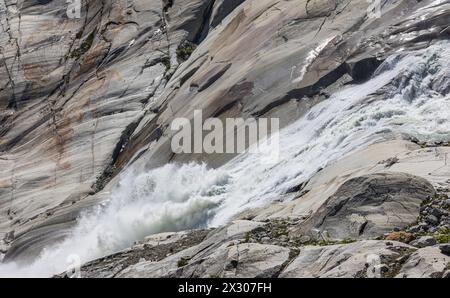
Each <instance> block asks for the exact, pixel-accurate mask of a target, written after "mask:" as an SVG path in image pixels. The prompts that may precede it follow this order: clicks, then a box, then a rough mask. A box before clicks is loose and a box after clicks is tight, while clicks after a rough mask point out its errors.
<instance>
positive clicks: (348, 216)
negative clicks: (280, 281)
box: [0, 0, 450, 277]
mask: <svg viewBox="0 0 450 298" xmlns="http://www.w3.org/2000/svg"><path fill="white" fill-rule="evenodd" d="M81 3H82V7H81V14H80V18H70V17H69V16H68V14H67V9H68V7H67V3H66V1H63V0H54V1H25V0H17V1H12V0H0V25H1V26H0V169H1V171H0V256H1V257H0V258H4V259H5V260H6V261H19V260H21V261H26V260H27V259H30V258H34V257H36V256H37V255H39V254H40V253H41V252H42V249H43V248H44V247H47V246H48V245H49V244H52V243H55V242H56V241H59V240H61V239H64V238H65V237H66V236H67V235H69V234H70V231H71V227H72V226H73V225H74V224H75V223H76V219H77V217H78V216H79V215H80V213H81V212H82V211H84V210H86V209H87V208H89V207H92V206H96V205H99V204H101V203H103V202H105V201H107V200H108V198H109V194H110V191H111V190H112V189H114V186H115V185H117V183H118V181H119V175H120V174H122V173H124V172H125V171H126V170H127V169H129V168H130V167H131V166H133V167H135V168H137V169H139V170H149V169H152V168H155V167H158V166H161V165H165V164H167V163H168V162H187V161H204V162H206V163H207V164H208V165H210V166H211V167H219V166H222V165H224V164H226V163H227V162H228V161H229V160H230V159H231V158H233V157H234V155H220V154H211V155H206V154H174V153H173V152H172V150H171V148H170V139H171V136H173V132H172V131H171V130H170V129H169V128H170V123H171V122H172V120H173V119H175V118H178V117H184V118H188V119H192V117H193V115H194V110H199V109H201V110H202V111H203V116H204V118H206V117H211V116H214V117H219V118H222V119H223V118H226V117H244V118H249V117H263V116H264V117H279V118H280V119H281V126H283V127H284V126H287V125H289V124H290V123H292V122H293V121H295V120H297V119H299V118H300V117H302V116H305V115H307V114H308V111H309V110H310V109H311V108H312V107H314V106H316V105H317V104H319V103H320V102H322V101H323V100H325V99H327V98H329V97H330V95H331V94H333V93H334V92H335V91H336V90H340V88H341V87H342V86H344V85H346V84H348V83H359V82H364V81H366V80H368V79H370V78H371V77H372V75H374V74H375V73H378V74H379V73H383V72H384V71H388V70H389V69H385V68H383V67H384V66H385V65H384V64H383V61H384V60H386V59H387V58H388V57H390V56H392V55H393V54H398V53H399V57H401V56H402V55H403V53H407V52H408V51H410V50H418V49H424V48H427V47H429V46H430V45H433V44H435V43H437V42H440V41H442V40H446V39H448V38H449V37H450V30H449V28H448V23H449V22H448V20H449V18H450V3H449V2H448V1H432V0H422V1H416V0H398V1H397V0H396V1H394V0H393V1H385V2H384V3H383V6H382V14H381V15H380V16H379V17H374V15H373V12H372V11H371V10H370V3H368V2H367V1H365V0H353V1H352V0H312V1H306V0H299V1H274V0H216V1H213V0H175V1H166V0H119V1H112V0H111V1H110V0H103V1H94V0H86V1H81ZM380 65H381V68H380ZM433 71H440V74H442V75H440V76H439V79H436V80H432V81H429V82H428V81H427V86H428V88H429V89H430V90H431V91H433V92H434V93H433V94H435V95H446V94H448V92H449V91H450V75H449V73H448V69H434V70H433ZM408 75H409V76H408ZM411 76H412V75H410V74H407V73H405V74H404V76H403V77H401V78H397V79H396V80H394V81H392V82H391V83H390V85H389V86H385V87H384V89H383V92H384V93H382V94H375V95H373V96H378V98H384V95H385V94H389V93H390V92H392V91H393V90H397V89H399V88H403V87H404V85H405V84H406V83H407V82H409V81H411ZM417 93H418V90H416V89H414V88H409V89H408V90H407V92H406V91H405V92H404V94H403V95H404V96H405V97H408V98H411V99H414V98H415V96H416V95H417ZM372 99H373V97H372ZM369 101H370V100H369ZM233 129H234V128H233ZM226 133H227V134H228V133H230V131H227V132H226ZM380 133H382V132H380ZM386 135H387V134H386ZM430 150H431V151H430ZM433 150H434V151H433ZM448 153H449V148H448V147H446V146H445V144H443V143H439V144H434V146H433V149H429V148H428V147H427V144H414V143H413V142H409V141H398V140H397V141H392V142H391V141H389V142H381V143H379V144H376V145H374V146H371V147H370V148H368V149H365V150H361V151H358V152H356V153H354V154H352V155H350V156H348V157H345V158H341V159H339V160H338V161H337V162H336V163H335V164H332V165H327V166H326V167H325V168H324V169H323V170H322V171H320V172H318V173H317V174H316V175H314V176H313V177H312V178H311V180H310V181H305V185H303V186H304V187H298V188H297V189H294V192H295V193H297V194H296V195H297V198H296V199H295V200H292V201H288V202H281V203H273V204H269V205H268V206H264V207H263V208H261V209H255V210H249V211H247V213H246V214H241V215H240V216H238V217H240V218H246V219H251V221H243V222H240V224H238V225H236V223H233V224H229V225H227V226H224V227H221V228H217V229H216V230H214V231H212V232H210V231H208V232H205V231H203V232H201V231H197V232H194V233H193V234H189V235H187V236H186V235H184V234H183V235H178V236H173V237H175V239H176V240H174V243H178V244H180V243H181V248H182V249H181V250H179V249H174V248H173V247H172V246H171V245H173V243H159V241H160V240H158V241H157V243H155V241H156V240H155V239H153V240H152V239H147V240H148V242H149V243H146V244H141V245H140V246H139V244H138V246H137V247H134V248H130V250H128V251H125V252H122V253H119V254H118V255H114V257H113V258H112V260H109V261H108V260H107V259H101V260H98V261H94V263H92V264H89V265H88V266H87V267H86V268H87V269H86V274H88V275H89V274H90V276H96V275H98V276H104V277H112V276H127V277H128V276H176V277H179V276H182V277H187V276H198V277H205V276H220V277H226V276H236V277H250V276H263V277H274V276H278V275H281V276H283V275H286V276H291V275H292V276H294V275H295V276H303V275H308V276H310V275H314V276H328V275H330V276H331V275H332V276H359V274H361V270H362V269H363V268H364V261H363V260H362V257H361V259H359V257H358V258H357V257H355V258H357V259H355V260H354V259H349V260H344V261H345V262H344V264H345V266H347V265H348V266H347V267H345V268H344V267H340V269H339V267H337V268H338V269H335V270H334V271H333V269H332V268H328V267H327V269H326V270H322V271H320V270H316V269H317V268H312V267H307V268H310V269H308V272H306V271H301V270H300V269H299V268H296V266H295V264H296V262H297V263H299V264H303V263H305V262H306V261H305V259H304V256H305V255H309V254H313V255H314V256H315V257H317V262H315V263H316V265H317V266H318V264H319V263H320V261H319V259H320V257H321V256H323V255H327V254H329V253H331V252H333V251H341V250H343V251H348V252H349V253H351V254H354V255H355V256H362V255H364V256H365V254H364V253H361V255H359V254H358V253H357V252H356V250H358V249H359V248H361V249H362V250H367V251H368V252H379V253H380V254H382V255H386V256H388V257H389V258H394V257H401V256H402V253H400V252H398V251H391V250H389V249H388V248H386V246H387V245H386V243H384V242H377V241H375V240H373V241H374V242H371V241H368V242H366V241H361V242H358V243H357V244H353V245H352V244H349V245H352V246H348V247H344V246H343V245H348V244H337V245H338V246H337V247H332V248H328V249H322V248H318V247H314V248H305V249H303V250H302V249H300V252H299V249H298V247H297V246H296V245H297V244H296V238H298V237H302V236H303V237H304V236H307V235H305V234H308V233H309V232H310V231H311V229H313V228H314V229H318V230H319V231H322V232H323V231H325V230H326V231H328V234H329V237H328V238H329V239H327V241H328V240H330V241H337V240H339V239H346V238H352V240H358V239H360V238H361V239H373V238H376V237H381V236H383V234H384V233H385V232H389V231H390V230H391V229H394V228H398V229H404V228H406V226H407V225H409V224H412V223H413V222H414V221H415V220H416V219H417V217H418V216H419V210H418V209H419V208H420V205H421V203H422V202H423V201H424V200H425V199H426V198H427V197H429V196H433V195H434V193H435V189H437V188H439V187H443V186H445V185H447V184H448V179H449V176H450V171H448V165H447V154H448ZM388 172H389V173H388ZM411 175H414V176H411ZM419 177H421V178H419ZM424 179H426V180H428V182H427V181H426V180H424ZM373 181H376V183H375V186H376V187H375V190H374V189H372V188H371V187H372V186H373V183H372V182H373ZM447 186H448V185H447ZM358 191H359V192H358ZM353 193H357V194H355V195H353ZM355 198H356V199H355ZM359 198H361V200H360V199H359ZM344 201H346V204H343V206H340V204H339V202H344ZM330 204H331V205H332V206H334V207H335V206H340V207H342V208H338V209H339V210H335V211H336V212H334V213H335V214H333V212H332V211H330V208H331V209H333V208H334V207H330V206H331V205H330ZM330 212H331V213H330ZM394 214H395V216H394ZM431 215H432V214H431ZM397 216H398V217H397ZM433 216H435V215H433ZM435 217H436V216H435ZM280 218H283V219H284V218H288V219H290V220H294V222H295V224H293V225H292V226H289V229H288V230H286V231H285V229H284V228H283V227H280V226H279V225H273V226H276V227H277V232H276V233H271V232H270V231H269V232H267V231H266V232H267V235H268V236H266V238H267V239H266V241H265V243H252V242H251V241H250V240H249V239H252V238H251V237H250V235H247V233H253V232H254V230H255V229H261V226H263V225H264V223H262V221H263V220H275V219H280ZM436 219H437V220H438V223H436V225H435V227H436V229H437V227H439V228H445V225H446V220H447V219H448V215H445V214H441V215H440V216H438V217H436ZM335 223H338V225H336V224H335ZM354 223H356V226H355V225H354ZM305 228H308V229H307V230H305ZM267 229H269V230H270V229H271V228H267ZM280 231H281V233H280ZM260 232H261V231H260ZM436 232H437V231H436ZM206 234H208V236H206ZM255 234H258V233H256V232H255ZM272 236H273V237H272ZM282 236H283V239H278V238H279V237H282ZM249 237H250V238H249ZM271 237H272V238H274V239H275V238H276V239H277V240H276V241H275V240H274V239H272V238H271ZM258 239H259V238H258ZM172 240H173V239H172ZM258 241H259V240H258ZM379 241H381V240H379ZM256 242H257V241H256ZM145 245H147V246H145ZM144 246H145V247H144ZM155 247H159V248H155ZM394 247H401V248H402V247H406V245H401V244H397V243H395V244H394ZM147 248H148V249H150V251H153V252H154V253H153V252H147V251H146V249H147ZM406 248H407V249H409V247H406ZM402 249H403V248H402ZM423 249H425V250H426V249H427V248H423ZM137 251H140V252H137ZM166 252H167V254H166ZM419 252H420V251H419ZM298 253H300V255H299V257H298V258H297V259H295V261H294V262H293V263H292V264H291V265H289V264H288V263H289V262H290V261H292V260H293V258H294V257H295V255H296V254H298ZM408 253H409V251H408ZM241 254H242V258H239V260H236V256H237V255H239V256H241ZM3 255H5V256H4V257H3ZM418 257H420V256H416V257H414V258H418ZM141 258H142V260H141ZM147 258H148V260H147ZM108 262H109V263H108ZM336 262H338V263H339V262H340V260H336ZM447 262H448V261H447ZM394 263H395V262H394ZM209 264H212V265H211V266H209ZM305 264H306V263H305ZM396 264H397V263H396ZM402 264H403V263H402ZM402 264H400V265H398V264H397V265H392V266H393V267H392V266H391V267H392V268H391V269H389V270H388V271H387V272H389V274H391V273H393V272H396V271H398V267H399V266H400V267H401V265H402ZM408 264H409V263H408ZM288 265H289V266H288ZM306 265H308V266H313V265H314V264H306ZM306 265H305V266H306ZM286 266H288V267H287V268H288V269H289V270H288V269H285V268H286ZM302 266H303V265H302ZM408 266H410V265H408ZM411 266H412V265H411ZM432 267H433V266H432ZM438 267H439V268H438V269H439V270H437V271H438V272H441V271H442V270H441V269H442V268H441V267H442V266H441V265H439V266H438ZM112 268H113V269H112ZM180 268H181V269H182V270H180ZM342 268H343V269H342ZM405 268H406V269H405ZM408 268H409V267H404V268H403V269H404V270H405V272H402V274H403V275H405V276H415V275H420V274H422V273H423V272H431V271H433V270H434V269H433V270H431V269H430V270H428V269H423V270H419V271H420V272H422V273H414V274H413V273H410V272H412V271H411V269H408ZM427 268H428V267H427ZM433 268H434V267H433ZM283 270H284V271H283ZM299 270H300V271H301V272H300V271H299ZM89 272H90V273H89ZM433 272H434V271H433ZM423 274H424V276H430V275H432V273H430V274H428V273H423Z"/></svg>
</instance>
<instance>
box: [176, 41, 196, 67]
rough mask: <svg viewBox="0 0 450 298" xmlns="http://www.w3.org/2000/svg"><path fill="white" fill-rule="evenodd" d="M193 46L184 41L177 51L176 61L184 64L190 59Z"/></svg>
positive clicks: (193, 49) (194, 47)
mask: <svg viewBox="0 0 450 298" xmlns="http://www.w3.org/2000/svg"><path fill="white" fill-rule="evenodd" d="M195 49H196V46H195V44H193V43H191V42H188V41H185V42H183V43H182V44H180V46H179V47H178V49H177V58H178V61H180V62H184V61H186V60H188V59H189V57H191V55H192V53H193V52H194V51H195Z"/></svg>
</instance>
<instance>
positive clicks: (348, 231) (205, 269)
mask: <svg viewBox="0 0 450 298" xmlns="http://www.w3.org/2000/svg"><path fill="white" fill-rule="evenodd" d="M401 144H402V143H401V142H400V144H399V143H398V142H397V143H396V142H394V143H392V142H391V143H388V145H389V148H390V150H389V152H390V154H392V153H394V150H393V148H395V146H399V145H400V147H399V148H408V149H406V151H403V152H398V153H396V154H395V155H394V156H392V158H395V160H396V162H395V165H394V163H392V162H387V163H386V160H383V159H382V158H383V154H382V148H383V146H386V145H387V144H377V145H373V146H371V147H369V148H368V149H367V150H364V151H363V152H358V153H355V154H354V155H353V156H349V157H348V158H347V159H346V163H347V167H348V171H347V172H346V173H345V175H344V176H345V177H346V179H344V180H343V182H341V183H339V185H338V186H337V188H336V190H335V192H334V193H332V194H331V195H330V196H329V197H328V198H323V199H322V205H321V206H319V207H317V208H316V209H310V211H311V212H309V214H308V215H306V216H299V214H298V213H296V212H295V211H293V210H294V209H293V208H292V207H289V208H288V209H289V210H291V213H289V214H288V213H279V214H278V215H272V216H268V215H267V214H268V213H267V212H268V211H267V210H272V211H271V212H273V208H275V207H276V206H275V205H272V206H268V207H265V208H263V209H261V210H253V211H248V212H244V213H242V214H241V215H240V216H239V218H241V219H236V220H235V221H233V222H232V223H230V224H229V225H227V226H224V227H221V228H217V229H212V230H199V231H189V232H181V233H165V234H159V235H154V236H150V237H148V238H147V239H146V240H144V241H143V242H142V243H138V244H137V245H136V246H134V247H132V248H130V249H128V250H126V251H123V252H121V253H118V254H115V255H112V256H109V257H106V258H103V259H100V260H97V261H94V262H91V263H88V264H86V265H85V266H83V267H82V272H81V274H82V276H83V277H126V278H129V277H171V278H178V277H281V278H284V277H356V278H366V277H385V278H387V277H388V278H391V277H400V278H404V277H432V278H441V277H448V276H449V275H450V254H449V247H448V246H449V242H450V199H449V194H450V188H449V187H448V186H447V187H444V186H442V185H445V184H447V185H448V182H437V181H435V182H434V183H433V184H434V185H436V186H433V185H432V184H431V183H430V182H428V181H427V180H425V179H424V178H421V177H419V176H415V175H412V174H407V173H399V172H397V171H395V170H393V168H394V167H395V166H397V168H398V169H402V167H404V166H405V162H406V161H405V160H404V159H403V158H402V155H404V156H408V161H407V162H408V164H411V163H416V166H417V168H420V169H423V168H428V169H430V168H429V167H428V166H429V165H430V163H431V164H433V163H434V161H433V160H432V159H427V158H425V159H424V158H423V157H424V155H425V156H431V155H434V156H435V153H434V152H435V151H434V150H431V152H430V150H429V149H428V148H420V147H418V146H417V147H416V146H412V145H411V144H412V143H410V145H408V146H407V147H402V146H404V145H405V144H404V143H403V144H402V145H401ZM434 149H436V148H434ZM440 149H441V150H444V152H446V151H447V150H448V149H449V148H447V147H441V148H440ZM372 150H374V151H376V152H378V153H379V155H378V159H379V160H378V161H377V160H371V161H370V158H368V157H369V155H370V152H371V151H372ZM420 153H421V154H423V155H420ZM427 154H429V155H427ZM361 156H365V157H366V158H365V159H364V161H365V162H366V163H368V164H371V165H372V166H370V167H368V169H370V170H369V172H370V171H375V172H374V173H366V174H363V175H362V176H358V173H361V172H362V171H363V170H362V169H363V168H361V164H360V157H361ZM411 156H414V157H413V158H412V160H411ZM419 160H420V162H418V161H419ZM437 160H439V158H437ZM355 162H356V164H354V163H355ZM373 165H377V166H379V168H378V169H374V167H373ZM435 166H436V167H437V168H439V165H438V164H435ZM334 167H335V166H334V165H333V166H330V167H327V168H325V169H323V170H322V171H321V172H319V173H318V174H317V176H318V177H315V178H314V179H313V180H318V181H321V183H324V184H323V185H321V187H322V189H323V187H325V186H326V184H327V183H330V182H324V181H326V180H324V178H325V177H327V176H328V175H329V174H330V173H333V171H334ZM341 169H342V168H341ZM351 169H352V170H351ZM410 170H411V169H410ZM352 171H353V172H354V175H356V176H355V177H354V178H349V177H352V174H350V173H351V172H352ZM417 174H425V176H429V173H420V171H417ZM336 179H337V180H339V177H333V179H332V180H333V181H332V182H331V183H335V180H336ZM355 183H356V184H355ZM328 187H330V185H329V186H328ZM319 191H320V190H319ZM313 192H314V189H313V190H311V191H309V192H306V193H305V192H304V190H303V192H302V191H299V196H300V197H299V198H298V199H296V200H295V201H294V202H284V203H281V205H287V206H289V204H292V203H295V204H296V205H297V206H296V208H297V210H301V206H302V205H306V206H308V198H307V196H308V195H311V194H312V193H313ZM322 193H324V192H322ZM279 207H280V206H278V208H276V209H278V210H279V209H280V208H279ZM275 214H276V213H275ZM261 217H266V219H262V218H261ZM267 217H269V218H267ZM362 219H364V220H362ZM362 226H364V229H362V228H361V227H362ZM63 276H65V275H64V274H62V275H60V277H63Z"/></svg>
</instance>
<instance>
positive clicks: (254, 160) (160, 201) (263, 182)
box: [0, 43, 450, 276]
mask: <svg viewBox="0 0 450 298" xmlns="http://www.w3.org/2000/svg"><path fill="white" fill-rule="evenodd" d="M449 61H450V46H449V44H448V43H444V44H441V45H436V46H432V47H430V48H429V49H428V50H423V51H419V52H417V53H414V54H409V55H408V56H406V57H404V58H400V57H392V58H391V59H389V60H388V61H387V62H386V63H385V64H384V65H383V66H382V67H381V70H380V71H379V73H378V74H377V75H376V77H374V78H373V79H371V80H370V81H368V82H367V83H364V84H361V85H354V86H348V87H347V88H345V89H343V90H342V91H340V92H338V93H336V94H334V95H333V96H331V97H330V98H329V99H328V100H326V101H324V102H322V103H320V104H318V105H316V106H315V107H314V108H312V109H311V111H310V112H309V113H308V114H307V115H306V116H305V117H303V118H301V119H299V120H298V121H297V122H295V123H294V124H292V125H290V126H289V127H287V128H285V129H283V130H282V131H281V132H280V145H279V147H280V154H279V160H278V161H277V162H276V163H274V164H267V163H265V162H261V160H262V158H261V156H259V155H258V154H242V155H241V156H239V157H237V158H235V159H234V160H232V161H231V162H229V163H228V164H226V165H225V166H223V167H222V168H220V169H218V170H214V169H207V168H206V166H204V165H197V164H189V165H183V166H176V165H166V166H164V167H162V168H159V169H155V170H152V171H149V172H148V173H135V172H133V171H129V172H128V173H126V174H125V175H124V176H123V178H122V181H121V183H120V185H119V186H118V187H117V188H116V189H115V190H114V191H113V193H112V197H111V200H110V202H109V203H108V204H107V205H106V206H105V207H102V206H99V207H97V208H96V209H95V210H93V211H91V212H89V213H87V214H85V215H84V216H82V217H81V218H80V219H79V222H78V224H77V227H76V228H75V229H74V230H73V231H72V234H71V236H69V237H68V238H67V239H66V240H65V241H63V242H62V243H60V244H57V245H55V246H53V247H50V248H48V249H46V250H45V251H44V252H43V253H42V254H41V256H40V257H39V258H38V259H37V260H36V261H35V262H34V263H33V264H31V265H29V266H25V267H18V266H17V265H15V264H5V265H2V266H0V276H11V275H19V276H50V275H52V274H54V273H58V272H61V271H64V270H65V269H66V267H67V257H68V256H69V255H71V254H76V255H78V256H79V257H80V259H81V261H83V262H85V261H88V260H92V259H95V258H98V257H101V256H104V255H106V254H110V253H112V252H115V251H118V250H120V249H123V248H126V247H128V246H130V245H131V244H132V243H133V242H134V241H136V240H140V239H142V238H144V237H145V236H147V235H150V234H152V233H158V232H164V231H177V230H184V229H190V228H196V227H202V226H206V225H212V226H216V225H220V224H223V223H226V222H227V221H228V220H229V219H230V218H231V217H232V216H233V215H235V214H236V213H238V212H240V211H242V210H244V209H245V208H253V207H257V206H261V205H263V204H267V203H268V202H270V201H272V200H274V199H278V198H280V195H282V194H284V193H286V192H287V191H288V190H289V189H290V188H292V187H293V186H296V185H298V184H299V183H302V182H304V181H306V180H308V179H309V178H310V177H311V176H312V175H314V173H316V172H317V171H318V170H319V169H320V168H322V167H325V166H326V165H327V164H329V163H331V162H333V161H335V160H337V159H339V158H342V157H343V156H344V155H346V154H349V153H350V152H354V151H356V150H359V149H362V148H364V147H366V146H368V145H369V144H372V143H374V142H377V141H380V140H382V139H386V138H392V137H395V136H398V135H402V134H407V135H411V136H415V137H417V138H419V139H424V140H425V139H427V140H433V139H434V140H440V139H445V140H448V139H450V97H449V96H448V95H446V96H444V95H441V94H440V93H439V92H437V91H434V90H433V89H438V87H439V86H438V85H439V84H438V83H437V82H438V80H439V78H442V77H443V76H444V75H445V71H447V70H448V69H449V68H450V64H449V63H450V62H449ZM441 83H442V84H445V83H446V82H445V81H443V82H441ZM447 83H448V81H447ZM436 84H437V85H436Z"/></svg>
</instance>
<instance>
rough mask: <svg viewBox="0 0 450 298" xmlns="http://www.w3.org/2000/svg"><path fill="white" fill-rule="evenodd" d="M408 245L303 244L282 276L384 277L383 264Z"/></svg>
mask: <svg viewBox="0 0 450 298" xmlns="http://www.w3.org/2000/svg"><path fill="white" fill-rule="evenodd" d="M411 249H413V248H412V247H411V246H409V245H406V244H403V243H400V242H387V241H376V240H368V241H359V242H355V243H351V244H338V245H331V246H322V247H321V246H306V247H304V248H302V249H301V250H300V254H299V255H298V256H297V257H296V258H295V259H294V260H293V261H292V262H291V263H290V264H289V266H288V267H287V268H286V269H285V270H283V272H282V273H281V274H280V277H283V278H316V277H323V278H329V277H334V278H336V277H339V278H355V277H383V276H386V275H388V274H389V273H390V272H389V270H391V269H388V270H387V271H386V267H385V265H386V263H388V262H391V261H392V262H394V261H395V260H396V259H398V258H400V257H401V256H403V255H404V254H407V253H408V252H409V251H410V250H411Z"/></svg>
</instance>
